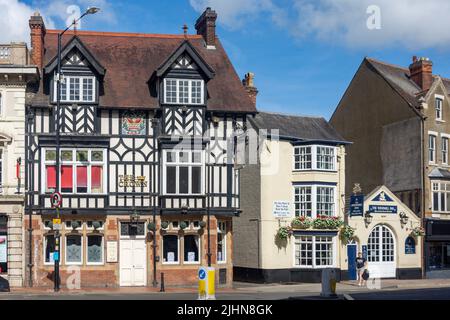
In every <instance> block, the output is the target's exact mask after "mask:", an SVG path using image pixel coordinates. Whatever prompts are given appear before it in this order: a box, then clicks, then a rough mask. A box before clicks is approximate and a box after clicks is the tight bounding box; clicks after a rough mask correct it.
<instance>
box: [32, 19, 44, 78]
mask: <svg viewBox="0 0 450 320" xmlns="http://www.w3.org/2000/svg"><path fill="white" fill-rule="evenodd" d="M29 23H30V30H31V48H32V50H31V61H32V63H34V64H35V65H37V66H38V67H39V69H41V70H42V68H43V66H44V36H45V24H44V20H43V19H42V17H41V15H40V14H39V12H35V13H34V15H33V16H32V17H31V18H30V21H29Z"/></svg>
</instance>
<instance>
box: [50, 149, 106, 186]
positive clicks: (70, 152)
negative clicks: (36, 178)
mask: <svg viewBox="0 0 450 320" xmlns="http://www.w3.org/2000/svg"><path fill="white" fill-rule="evenodd" d="M43 157H44V166H45V168H44V170H43V172H44V174H45V179H43V183H44V186H43V190H45V193H53V192H55V191H56V151H55V150H53V149H47V150H44V155H43ZM105 159H106V156H105V151H104V150H87V149H62V150H61V158H60V167H61V171H60V189H61V193H68V194H103V193H104V192H105V187H104V186H105V180H106V173H105V166H106V163H105Z"/></svg>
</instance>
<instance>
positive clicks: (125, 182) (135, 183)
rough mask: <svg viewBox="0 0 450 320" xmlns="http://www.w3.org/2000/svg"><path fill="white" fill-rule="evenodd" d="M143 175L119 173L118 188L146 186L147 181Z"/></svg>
mask: <svg viewBox="0 0 450 320" xmlns="http://www.w3.org/2000/svg"><path fill="white" fill-rule="evenodd" d="M146 179H147V178H146V177H144V176H133V175H119V187H120V188H133V187H137V188H140V187H142V188H147V186H148V182H147V180H146Z"/></svg>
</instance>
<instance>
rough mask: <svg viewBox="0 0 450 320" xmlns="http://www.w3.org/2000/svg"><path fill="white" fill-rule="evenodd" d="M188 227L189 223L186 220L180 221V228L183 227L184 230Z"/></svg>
mask: <svg viewBox="0 0 450 320" xmlns="http://www.w3.org/2000/svg"><path fill="white" fill-rule="evenodd" d="M187 227H188V225H187V223H186V222H184V221H181V222H180V229H181V230H184V229H186V228H187Z"/></svg>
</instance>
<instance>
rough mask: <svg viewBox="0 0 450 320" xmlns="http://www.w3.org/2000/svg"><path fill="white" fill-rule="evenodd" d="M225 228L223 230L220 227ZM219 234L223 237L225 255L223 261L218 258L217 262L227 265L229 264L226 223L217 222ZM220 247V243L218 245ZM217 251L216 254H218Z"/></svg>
mask: <svg viewBox="0 0 450 320" xmlns="http://www.w3.org/2000/svg"><path fill="white" fill-rule="evenodd" d="M221 225H222V226H223V228H221V227H220V226H221ZM217 233H220V234H222V236H223V248H224V254H223V256H222V260H219V257H218V256H217V257H216V258H217V259H216V260H217V264H226V263H227V251H228V250H227V235H228V232H227V223H226V221H217ZM217 246H218V243H217ZM217 253H218V252H217V250H216V254H217Z"/></svg>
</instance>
